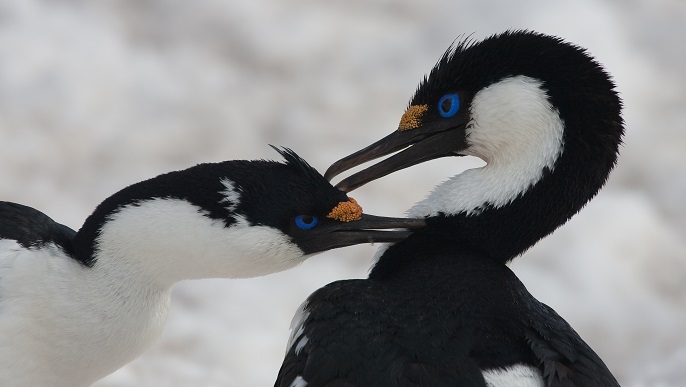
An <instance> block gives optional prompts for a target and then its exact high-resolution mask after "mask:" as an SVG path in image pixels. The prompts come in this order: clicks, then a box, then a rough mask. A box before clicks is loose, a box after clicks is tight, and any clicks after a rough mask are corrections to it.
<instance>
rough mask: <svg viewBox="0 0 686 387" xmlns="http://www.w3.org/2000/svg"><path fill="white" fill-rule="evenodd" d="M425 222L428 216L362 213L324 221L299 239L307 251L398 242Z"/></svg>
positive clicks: (310, 252) (299, 242)
mask: <svg viewBox="0 0 686 387" xmlns="http://www.w3.org/2000/svg"><path fill="white" fill-rule="evenodd" d="M425 225H426V221H425V220H424V219H411V218H388V217H383V216H375V215H369V214H362V216H361V217H360V219H358V220H353V221H351V222H341V221H336V220H330V219H329V220H327V221H326V222H322V223H320V224H319V225H318V226H317V227H316V228H313V229H311V230H308V231H307V234H306V235H304V236H303V237H301V238H298V239H299V240H298V242H297V243H298V245H299V246H300V248H301V249H302V250H303V252H304V253H305V254H314V253H318V252H321V251H326V250H331V249H336V248H339V247H345V246H352V245H357V244H361V243H387V242H398V241H401V240H403V239H405V238H407V237H408V236H409V235H410V234H412V230H416V229H419V228H421V227H424V226H425Z"/></svg>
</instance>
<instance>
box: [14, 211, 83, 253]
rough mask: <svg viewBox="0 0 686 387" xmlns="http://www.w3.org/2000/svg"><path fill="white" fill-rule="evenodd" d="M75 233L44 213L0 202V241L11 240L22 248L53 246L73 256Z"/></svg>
mask: <svg viewBox="0 0 686 387" xmlns="http://www.w3.org/2000/svg"><path fill="white" fill-rule="evenodd" d="M75 234H76V232H75V231H74V230H72V229H71V228H69V227H67V226H65V225H63V224H60V223H57V222H55V221H54V220H52V219H50V217H48V216H47V215H45V214H44V213H42V212H40V211H38V210H36V209H33V208H31V207H27V206H24V205H21V204H17V203H12V202H5V201H0V239H12V240H15V241H17V243H19V244H20V245H21V246H22V247H24V248H28V249H30V248H41V247H43V246H45V245H48V244H54V245H55V246H57V247H58V248H60V249H62V250H63V251H64V252H65V253H67V254H70V255H71V254H73V247H72V243H71V240H72V238H73V237H74V235H75Z"/></svg>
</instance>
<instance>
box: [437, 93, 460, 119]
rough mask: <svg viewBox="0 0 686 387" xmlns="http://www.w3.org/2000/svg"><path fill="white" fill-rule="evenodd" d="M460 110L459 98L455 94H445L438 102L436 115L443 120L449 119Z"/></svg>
mask: <svg viewBox="0 0 686 387" xmlns="http://www.w3.org/2000/svg"><path fill="white" fill-rule="evenodd" d="M458 110H460V97H459V96H458V95H457V94H446V95H444V96H443V97H442V98H441V100H440V101H438V113H439V114H440V115H441V117H443V118H450V117H452V116H454V115H455V114H457V111H458Z"/></svg>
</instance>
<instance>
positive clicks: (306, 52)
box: [0, 0, 686, 387]
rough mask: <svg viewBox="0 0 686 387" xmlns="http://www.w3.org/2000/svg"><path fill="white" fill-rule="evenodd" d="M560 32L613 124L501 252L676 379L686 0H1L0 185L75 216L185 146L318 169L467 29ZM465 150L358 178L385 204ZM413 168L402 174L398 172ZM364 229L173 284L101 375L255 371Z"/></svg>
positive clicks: (684, 317) (361, 264) (385, 121)
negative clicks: (582, 193) (295, 161)
mask: <svg viewBox="0 0 686 387" xmlns="http://www.w3.org/2000/svg"><path fill="white" fill-rule="evenodd" d="M508 28H527V29H533V30H538V31H540V32H545V33H549V34H555V35H560V36H562V37H564V38H566V39H567V40H569V41H572V42H575V43H577V44H579V45H581V46H584V47H587V48H588V49H589V51H590V52H591V53H592V54H593V55H594V56H595V57H596V58H597V59H598V60H599V61H600V62H602V63H604V64H605V66H606V67H607V69H608V70H609V71H610V72H611V73H612V74H613V75H614V77H615V80H616V81H617V83H618V85H619V90H620V92H621V93H622V95H623V98H624V101H625V112H626V113H625V118H626V120H627V129H628V131H627V136H626V141H625V146H624V147H623V149H622V156H621V157H620V160H619V165H618V168H617V170H616V171H615V173H614V174H613V177H612V178H611V180H610V182H609V185H608V187H607V188H606V189H604V190H603V191H602V192H601V194H600V195H599V197H598V198H597V199H596V200H594V201H593V202H592V203H591V204H590V205H589V206H587V208H585V209H584V210H583V211H582V212H581V214H579V215H578V216H577V217H576V218H574V219H573V220H572V221H571V222H570V223H569V224H568V225H566V226H565V227H563V228H562V229H560V230H559V231H558V232H556V233H555V234H554V235H552V236H551V237H549V238H547V239H546V240H544V241H543V242H541V243H540V244H539V245H537V246H535V247H534V248H532V249H531V250H530V251H528V252H527V253H526V254H525V256H524V257H521V258H519V259H518V260H517V261H516V262H515V263H514V264H513V268H514V270H515V271H516V272H517V273H518V274H519V275H520V276H521V278H522V280H523V281H524V282H525V283H526V284H527V286H528V287H529V289H530V291H531V292H532V293H533V294H534V295H536V296H537V297H539V298H540V299H541V300H542V301H544V302H546V303H548V304H549V305H551V306H552V307H553V308H555V309H556V310H557V311H558V312H559V313H560V314H561V315H562V316H563V317H565V318H567V319H568V321H569V322H570V323H571V324H572V326H574V327H575V329H576V330H577V331H578V332H579V333H580V334H581V335H582V337H584V338H585V339H586V340H587V341H588V343H589V344H590V345H591V346H592V347H593V348H595V349H596V350H597V351H598V352H599V353H600V354H601V356H602V357H603V359H604V360H605V361H606V362H607V364H608V366H609V367H610V368H611V369H612V370H613V371H614V373H615V375H616V376H617V377H618V378H619V379H620V382H621V383H622V385H624V386H680V385H683V384H684V383H685V381H686V329H684V327H686V239H685V238H684V235H686V204H684V203H685V201H684V198H686V173H685V172H684V165H686V131H684V124H683V122H684V120H685V119H686V114H685V113H684V106H686V87H685V86H684V85H686V71H684V70H683V69H685V68H686V51H685V50H684V49H683V37H684V36H686V3H684V2H683V1H680V0H655V1H650V2H609V1H608V2H597V1H591V0H580V1H576V2H567V3H564V4H559V3H552V2H543V1H535V0H527V1H520V2H506V1H462V2H456V1H450V0H437V1H434V2H416V1H411V0H400V1H393V2H391V1H383V0H376V1H360V0H352V1H335V2H320V1H314V0H301V1H293V2H280V1H276V0H264V1H259V2H257V1H255V2H247V1H238V0H232V1H221V2H220V1H212V0H199V1H195V2H184V1H178V0H177V1H166V2H162V1H139V2H135V1H129V2H86V1H67V0H63V1H47V0H45V1H39V0H23V1H13V2H9V1H7V2H0V200H10V201H16V202H20V203H23V204H26V205H30V206H33V207H36V208H38V209H40V210H43V211H44V212H46V213H47V214H48V215H50V216H51V217H53V218H54V219H55V220H58V221H60V222H63V223H65V224H67V225H69V226H71V227H73V228H78V227H79V226H80V225H81V223H82V222H83V220H84V219H85V218H86V216H87V215H88V214H89V213H90V211H92V210H93V208H94V207H95V206H96V205H97V204H98V203H99V202H100V201H101V200H102V199H104V198H105V197H106V196H108V195H110V194H112V193H113V192H115V191H117V190H118V189H120V188H122V187H124V186H125V185H128V184H131V183H133V182H136V181H140V180H142V179H145V178H148V177H151V176H154V175H156V174H159V173H162V172H167V171H169V170H173V169H180V168H185V167H188V166H190V165H193V164H196V163H199V162H208V161H219V160H224V159H256V158H274V159H278V155H277V154H276V153H275V152H274V151H273V150H272V149H271V148H269V147H268V146H267V144H274V145H284V146H289V147H292V148H293V149H294V150H295V151H297V152H298V153H299V154H300V155H301V156H303V157H304V158H305V159H306V160H308V161H309V162H310V163H312V164H313V165H315V166H316V167H317V168H318V169H320V170H322V171H323V170H324V169H326V167H327V166H328V165H329V164H330V163H331V162H333V161H335V160H336V159H338V158H340V157H342V156H344V155H347V154H349V153H350V152H352V151H355V150H358V149H360V148H361V147H363V146H365V145H368V144H370V143H371V142H372V141H375V140H377V139H379V138H381V136H383V135H386V134H387V133H389V132H390V131H392V130H393V129H394V128H395V127H396V126H397V123H398V120H399V119H400V116H401V115H402V113H403V111H404V108H405V107H406V104H407V101H408V99H409V98H410V96H411V94H412V93H413V92H414V90H415V88H416V85H417V83H418V82H419V80H420V79H421V76H422V75H423V74H424V73H425V72H427V71H428V70H429V69H430V68H431V66H432V65H433V64H434V62H435V61H436V60H437V59H438V57H439V56H440V55H441V54H442V53H443V51H444V50H445V49H446V48H447V47H448V46H449V44H450V43H451V42H452V41H453V40H454V39H455V38H456V37H458V36H460V35H461V34H467V35H468V34H471V33H473V34H474V35H473V36H474V37H475V38H482V37H484V36H487V35H490V34H492V33H496V32H501V31H503V30H505V29H508ZM476 163H478V162H477V161H474V160H469V159H461V160H457V159H451V160H438V161H435V162H432V163H428V164H426V165H422V166H418V167H416V168H412V169H409V170H406V171H402V172H399V173H396V174H394V175H391V176H388V177H386V178H384V179H383V180H382V181H378V182H375V183H373V184H371V185H369V186H366V187H363V188H362V189H360V190H359V192H355V195H354V196H355V197H356V199H358V200H359V201H360V203H361V204H362V205H363V206H364V208H365V210H366V211H368V212H370V213H377V214H380V215H401V214H402V213H403V211H404V210H405V209H407V208H409V207H410V206H411V205H412V204H413V203H414V202H416V201H417V200H419V199H421V198H422V197H423V196H425V195H426V193H428V192H429V190H430V189H431V188H433V186H434V185H435V184H437V183H439V182H440V181H442V180H444V179H446V178H447V177H449V176H452V175H453V174H455V173H456V172H457V171H458V169H466V168H469V167H473V166H475V165H477V164H476ZM408 182H411V184H410V183H408ZM374 251H375V247H369V246H360V247H353V248H348V249H342V250H337V251H332V252H329V253H326V254H322V255H321V256H319V257H316V258H313V259H311V260H310V261H308V262H306V263H305V264H304V265H302V266H301V267H298V268H296V269H294V270H291V271H289V272H286V273H281V274H277V275H272V276H269V277H265V278H258V279H250V280H225V281H220V280H212V281H196V282H185V283H182V284H180V285H178V286H177V287H176V288H175V290H174V294H173V301H172V307H171V312H170V317H169V322H168V325H167V327H166V329H165V333H164V335H163V338H162V339H161V340H160V341H159V342H158V343H157V344H156V345H155V346H153V347H152V348H151V349H150V350H149V351H148V352H146V353H145V354H144V355H143V356H142V357H141V358H140V359H138V360H136V361H134V362H133V363H131V364H129V365H128V366H126V367H125V368H123V369H121V370H120V371H118V372H116V373H114V374H112V375H111V376H109V377H108V378H106V379H104V380H102V381H101V382H99V383H98V384H97V386H99V387H115V386H117V387H123V386H127V387H130V386H134V387H144V386H186V385H195V386H258V385H271V384H272V383H273V381H274V379H275V376H276V373H277V371H278V368H279V366H280V363H281V360H282V358H283V348H284V346H285V344H286V341H287V340H288V336H289V331H288V328H289V322H290V321H291V318H292V317H293V314H294V313H295V311H296V310H297V308H298V306H299V305H300V304H301V303H302V301H303V300H304V299H305V298H306V297H307V296H308V295H309V294H310V293H311V292H312V291H314V290H315V289H317V288H319V287H320V286H322V285H324V284H326V283H329V282H331V281H334V280H337V279H343V278H353V277H364V276H365V275H366V272H367V270H368V267H369V265H370V262H371V259H372V256H373V255H374Z"/></svg>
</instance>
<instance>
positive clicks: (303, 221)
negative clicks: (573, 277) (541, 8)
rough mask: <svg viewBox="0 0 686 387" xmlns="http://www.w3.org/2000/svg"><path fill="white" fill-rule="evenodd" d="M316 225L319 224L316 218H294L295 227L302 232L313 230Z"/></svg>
mask: <svg viewBox="0 0 686 387" xmlns="http://www.w3.org/2000/svg"><path fill="white" fill-rule="evenodd" d="M317 223H319V219H317V217H316V216H309V215H298V216H296V217H295V225H296V226H298V228H300V229H303V230H309V229H311V228H314V226H316V225H317Z"/></svg>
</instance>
